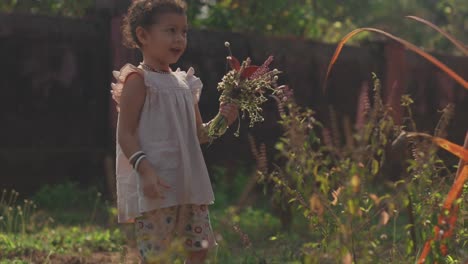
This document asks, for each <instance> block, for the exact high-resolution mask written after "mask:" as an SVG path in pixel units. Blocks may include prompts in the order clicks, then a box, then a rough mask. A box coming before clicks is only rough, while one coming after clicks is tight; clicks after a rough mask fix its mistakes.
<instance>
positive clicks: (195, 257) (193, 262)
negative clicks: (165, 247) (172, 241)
mask: <svg viewBox="0 0 468 264" xmlns="http://www.w3.org/2000/svg"><path fill="white" fill-rule="evenodd" d="M207 255H208V250H207V249H204V250H200V251H192V252H190V253H189V255H188V258H187V259H186V260H185V264H203V263H204V262H205V260H206V256H207Z"/></svg>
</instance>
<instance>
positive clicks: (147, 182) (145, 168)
mask: <svg viewBox="0 0 468 264" xmlns="http://www.w3.org/2000/svg"><path fill="white" fill-rule="evenodd" d="M141 165H142V166H141V167H140V168H141V169H140V170H139V171H140V183H141V186H143V188H142V191H143V195H144V196H146V197H148V198H151V199H164V198H166V197H165V196H164V193H165V192H166V191H167V190H169V189H171V187H170V186H169V185H167V184H166V183H165V182H164V181H163V180H162V179H161V178H160V177H159V176H158V175H157V174H156V171H155V170H154V168H153V167H152V166H151V165H150V164H149V162H148V161H146V160H145V162H142V164H141Z"/></svg>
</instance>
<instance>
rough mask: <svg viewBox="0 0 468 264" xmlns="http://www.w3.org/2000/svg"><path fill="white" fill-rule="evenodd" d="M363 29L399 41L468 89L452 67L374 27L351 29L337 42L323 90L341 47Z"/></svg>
mask: <svg viewBox="0 0 468 264" xmlns="http://www.w3.org/2000/svg"><path fill="white" fill-rule="evenodd" d="M365 31H369V32H375V33H379V34H382V35H384V36H386V37H388V38H391V39H393V40H395V41H397V42H399V43H400V44H402V45H403V46H405V47H406V48H407V49H409V50H411V51H413V52H415V53H417V54H418V55H420V56H421V57H423V58H425V59H426V60H428V61H430V62H431V63H432V64H434V65H435V66H437V67H438V68H439V69H441V70H442V71H443V72H445V73H446V74H447V75H449V76H450V77H452V78H453V79H454V80H455V81H456V82H458V83H459V84H460V85H461V86H463V88H465V89H468V82H467V81H466V80H465V79H463V78H462V77H461V76H460V75H458V74H457V73H456V72H454V71H453V70H452V69H450V68H449V67H447V65H445V64H443V63H442V62H441V61H439V60H438V59H436V58H435V57H434V56H432V55H430V54H428V53H427V52H424V51H423V50H421V49H420V48H418V47H416V46H415V45H413V44H412V43H410V42H408V41H406V40H404V39H401V38H399V37H396V36H394V35H392V34H390V33H387V32H385V31H383V30H380V29H376V28H358V29H355V30H353V31H351V32H350V33H348V34H347V35H346V36H345V37H344V38H343V39H341V41H340V42H339V43H338V46H337V48H336V50H335V53H334V54H333V57H332V59H331V61H330V64H329V65H328V69H327V74H326V76H325V81H324V84H323V91H325V89H326V82H327V79H328V76H329V75H330V72H331V69H332V68H333V65H334V64H335V62H336V60H337V59H338V56H339V55H340V53H341V50H342V49H343V46H344V44H345V43H346V42H348V40H350V39H351V38H352V37H354V36H356V35H357V34H359V33H361V32H365Z"/></svg>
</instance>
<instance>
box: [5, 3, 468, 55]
mask: <svg viewBox="0 0 468 264" xmlns="http://www.w3.org/2000/svg"><path fill="white" fill-rule="evenodd" d="M128 2H130V1H128ZM95 3H96V1H95V0H80V1H74V0H41V1H36V0H4V1H2V2H1V3H0V12H22V13H32V14H46V15H61V16H71V17H82V16H85V15H86V14H87V13H90V12H91V11H92V10H93V8H94V6H95ZM187 3H188V7H189V9H188V16H189V21H190V24H191V26H193V27H194V28H198V29H209V30H219V31H235V32H244V33H254V34H261V35H270V36H271V35H272V36H288V37H299V38H308V39H314V40H317V41H323V42H328V43H334V42H337V41H338V40H339V39H340V38H341V37H342V36H343V35H344V34H346V33H348V32H350V31H351V30H353V29H354V28H357V27H363V26H373V27H377V28H380V29H383V30H386V31H389V32H392V33H394V34H396V35H398V36H401V37H402V38H405V39H407V40H408V41H410V42H412V43H414V44H415V45H422V44H424V46H425V47H426V49H428V50H437V51H443V52H454V53H457V54H459V53H458V52H457V51H456V50H455V49H454V48H453V46H451V45H450V43H449V42H448V41H447V40H446V39H444V38H443V37H442V36H440V35H434V34H430V33H429V32H430V31H429V30H428V29H426V28H423V27H413V26H411V24H410V23H411V22H408V21H404V20H401V17H403V16H405V15H416V16H419V17H424V18H426V19H427V20H429V21H431V22H433V23H435V24H437V25H439V26H440V27H441V28H442V29H444V30H446V31H448V32H449V33H451V34H452V35H456V36H460V38H461V41H462V42H466V40H467V39H466V38H467V37H466V34H465V32H466V31H467V30H468V2H467V1H464V0H431V1H425V0H414V1H408V0H396V1H384V0H378V1H372V0H363V1H362V0H350V1H342V0H337V1H327V0H314V1H313V0H288V1H284V0H187ZM253 14H255V15H253ZM375 38H377V39H378V37H375V36H369V35H366V34H363V35H361V36H359V37H358V38H356V39H354V40H353V41H354V43H357V42H362V41H367V40H372V39H375Z"/></svg>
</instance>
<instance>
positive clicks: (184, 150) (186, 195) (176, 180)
mask: <svg viewBox="0 0 468 264" xmlns="http://www.w3.org/2000/svg"><path fill="white" fill-rule="evenodd" d="M132 73H138V74H140V75H141V76H143V78H144V82H145V85H146V87H147V92H146V98H145V102H144V105H143V108H142V111H141V116H140V121H139V125H138V135H139V140H140V145H141V148H142V150H143V151H144V152H145V153H146V156H147V159H148V160H149V161H150V162H151V164H152V165H153V166H154V168H155V169H156V173H157V174H158V175H159V176H160V177H161V178H162V179H163V180H164V181H165V182H166V183H168V185H170V186H171V189H170V190H168V191H167V192H166V193H165V199H149V198H147V197H145V196H143V194H142V186H140V181H139V176H138V174H137V173H136V171H135V170H133V168H132V167H131V165H130V163H129V161H128V159H127V157H126V156H125V155H124V153H123V152H122V150H121V148H120V146H119V144H118V143H117V146H116V180H117V181H116V182H117V208H118V222H119V223H125V222H133V221H134V219H135V218H136V217H138V216H141V215H142V213H143V212H148V211H152V210H155V209H159V208H165V207H170V206H175V205H182V204H212V203H213V202H214V194H213V189H212V187H211V182H210V178H209V175H208V170H207V168H206V164H205V160H204V158H203V154H202V151H201V148H200V143H199V140H198V137H197V129H196V121H195V111H194V104H196V103H198V100H199V98H200V94H201V90H202V87H203V84H202V82H201V81H200V79H199V78H197V77H196V76H195V75H194V70H193V68H190V69H189V70H188V71H187V72H185V71H180V70H179V69H177V71H174V72H171V73H170V74H161V73H157V72H152V71H146V70H143V69H141V68H139V67H135V66H134V65H131V64H126V65H125V66H123V67H122V69H121V70H120V71H114V72H113V74H114V77H115V78H116V79H117V83H114V84H112V94H113V98H114V100H115V101H116V102H117V104H118V103H119V101H120V94H121V92H122V88H123V85H124V83H125V81H126V79H127V77H128V76H129V75H130V74H132ZM118 125H119V124H118V123H117V126H118Z"/></svg>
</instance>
